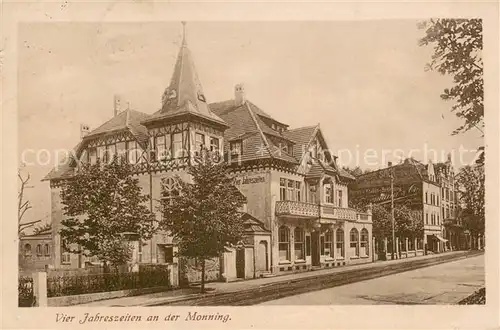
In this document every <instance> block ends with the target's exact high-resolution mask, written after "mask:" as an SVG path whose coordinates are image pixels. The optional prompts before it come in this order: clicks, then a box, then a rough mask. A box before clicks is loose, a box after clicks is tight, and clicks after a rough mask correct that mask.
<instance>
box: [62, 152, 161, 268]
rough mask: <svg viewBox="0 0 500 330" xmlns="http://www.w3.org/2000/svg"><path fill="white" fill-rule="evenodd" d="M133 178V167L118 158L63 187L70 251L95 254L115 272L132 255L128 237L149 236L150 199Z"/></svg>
mask: <svg viewBox="0 0 500 330" xmlns="http://www.w3.org/2000/svg"><path fill="white" fill-rule="evenodd" d="M132 174H133V172H132V165H130V164H128V163H126V162H124V161H120V159H119V158H118V157H116V156H115V158H114V159H113V161H112V162H111V163H109V164H103V163H101V162H99V161H98V162H97V163H96V164H93V165H91V164H83V165H81V167H80V168H79V171H78V173H77V175H76V176H75V177H74V178H72V179H70V180H68V181H66V182H65V183H64V184H63V185H62V191H61V197H62V204H63V211H64V215H65V216H66V218H65V219H63V221H62V222H61V223H62V225H63V227H62V229H61V230H60V233H61V238H62V239H63V241H64V242H65V247H66V248H67V249H68V250H69V252H73V253H80V254H83V255H85V256H89V257H92V256H97V257H98V258H99V259H100V260H101V261H103V263H104V266H105V267H107V265H109V264H111V265H114V266H115V268H116V267H118V266H119V265H120V264H123V263H125V262H126V261H129V260H130V257H131V255H130V250H129V249H128V248H127V244H125V243H123V234H124V233H134V234H136V235H137V237H138V238H139V239H141V240H142V239H149V238H151V236H152V234H153V232H154V229H155V228H154V226H155V215H154V213H152V212H151V210H149V208H148V207H147V205H146V204H145V203H146V202H147V201H149V196H148V195H143V194H142V192H141V187H140V186H139V181H138V179H137V178H134V177H133V176H132ZM75 245H76V246H77V247H76V248H75V247H74V246H75Z"/></svg>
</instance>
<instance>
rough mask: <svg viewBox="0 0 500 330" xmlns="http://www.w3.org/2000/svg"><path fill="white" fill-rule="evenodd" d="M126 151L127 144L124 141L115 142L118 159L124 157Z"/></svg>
mask: <svg viewBox="0 0 500 330" xmlns="http://www.w3.org/2000/svg"><path fill="white" fill-rule="evenodd" d="M126 153H127V145H126V143H125V142H118V143H116V154H117V155H118V157H119V159H120V161H122V160H123V158H124V157H126Z"/></svg>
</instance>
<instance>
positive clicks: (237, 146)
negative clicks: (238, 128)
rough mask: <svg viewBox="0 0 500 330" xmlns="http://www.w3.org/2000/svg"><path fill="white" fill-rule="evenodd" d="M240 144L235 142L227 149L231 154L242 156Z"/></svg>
mask: <svg viewBox="0 0 500 330" xmlns="http://www.w3.org/2000/svg"><path fill="white" fill-rule="evenodd" d="M241 145H242V142H241V141H236V142H231V143H230V144H229V149H231V154H233V155H235V154H236V155H241V154H242V146H241Z"/></svg>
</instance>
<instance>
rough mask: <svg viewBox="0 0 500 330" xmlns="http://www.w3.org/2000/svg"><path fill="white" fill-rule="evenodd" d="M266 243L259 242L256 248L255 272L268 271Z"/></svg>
mask: <svg viewBox="0 0 500 330" xmlns="http://www.w3.org/2000/svg"><path fill="white" fill-rule="evenodd" d="M267 265H268V263H267V242H266V241H260V242H259V245H258V246H257V271H261V272H262V271H268V270H269V269H268V266H267Z"/></svg>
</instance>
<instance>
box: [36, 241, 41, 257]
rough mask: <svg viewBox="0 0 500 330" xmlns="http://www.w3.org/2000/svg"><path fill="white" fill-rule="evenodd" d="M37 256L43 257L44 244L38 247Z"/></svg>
mask: <svg viewBox="0 0 500 330" xmlns="http://www.w3.org/2000/svg"><path fill="white" fill-rule="evenodd" d="M36 255H37V256H41V255H42V244H38V245H37V246H36Z"/></svg>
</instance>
